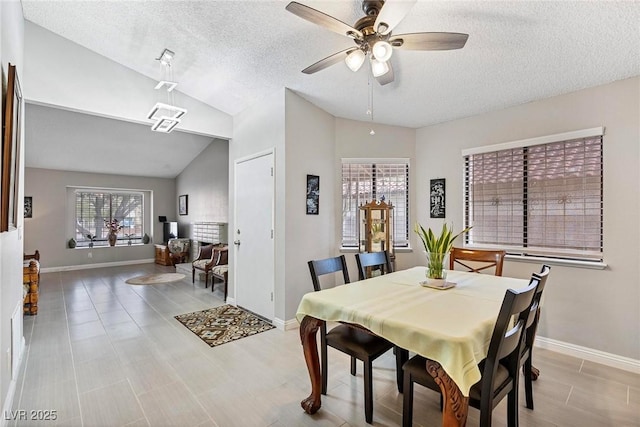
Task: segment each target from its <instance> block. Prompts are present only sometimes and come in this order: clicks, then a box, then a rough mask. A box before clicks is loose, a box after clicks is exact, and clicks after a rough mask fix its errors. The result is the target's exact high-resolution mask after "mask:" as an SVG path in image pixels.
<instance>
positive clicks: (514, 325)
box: [481, 277, 540, 396]
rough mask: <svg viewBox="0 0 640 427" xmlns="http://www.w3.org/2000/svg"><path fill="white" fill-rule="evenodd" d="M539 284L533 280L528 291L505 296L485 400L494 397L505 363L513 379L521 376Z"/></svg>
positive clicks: (490, 357)
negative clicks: (498, 372) (495, 382)
mask: <svg viewBox="0 0 640 427" xmlns="http://www.w3.org/2000/svg"><path fill="white" fill-rule="evenodd" d="M539 283H540V279H538V278H537V277H531V280H530V282H529V286H527V287H526V288H524V289H522V290H519V291H514V290H512V289H509V290H507V292H506V293H505V296H504V299H503V301H502V306H501V307H500V312H499V313H498V319H497V320H496V325H495V327H494V329H493V334H492V335H491V342H490V343H489V352H488V353H487V358H486V359H485V365H484V371H483V373H482V381H483V384H482V391H481V395H482V396H491V393H492V391H493V390H494V386H493V382H494V380H495V375H496V371H497V369H498V364H500V363H501V361H503V363H504V364H505V366H507V368H508V369H509V373H510V375H512V376H513V375H516V376H517V375H518V366H519V363H520V353H521V351H522V346H523V344H524V339H523V332H524V331H525V328H526V325H527V320H528V318H529V314H530V310H531V304H532V303H533V298H534V296H535V292H536V289H537V287H538V284H539Z"/></svg>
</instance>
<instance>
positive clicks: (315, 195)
mask: <svg viewBox="0 0 640 427" xmlns="http://www.w3.org/2000/svg"><path fill="white" fill-rule="evenodd" d="M319 211H320V177H319V176H318V175H307V215H318V212H319Z"/></svg>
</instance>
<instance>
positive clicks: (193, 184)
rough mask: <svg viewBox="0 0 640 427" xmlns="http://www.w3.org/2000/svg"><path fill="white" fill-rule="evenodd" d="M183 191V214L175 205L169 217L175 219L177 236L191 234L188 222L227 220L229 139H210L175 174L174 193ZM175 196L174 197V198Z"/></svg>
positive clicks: (177, 193) (179, 193)
mask: <svg viewBox="0 0 640 427" xmlns="http://www.w3.org/2000/svg"><path fill="white" fill-rule="evenodd" d="M182 194H187V195H188V196H189V199H188V201H189V206H188V207H189V209H188V210H187V212H188V214H187V215H178V212H177V202H176V209H174V210H173V211H172V212H171V213H170V215H169V213H168V214H167V218H168V219H169V220H175V219H177V221H178V227H179V234H180V236H184V237H189V236H191V224H192V223H194V222H199V221H208V222H229V142H228V141H224V140H221V139H214V140H213V141H212V142H211V144H209V146H207V148H205V149H204V150H202V152H201V153H200V154H199V155H198V156H197V157H196V158H195V159H193V161H192V162H191V163H190V164H189V165H188V166H187V167H186V168H185V169H184V170H183V171H182V172H181V173H180V175H178V176H177V177H176V197H177V196H178V195H182ZM176 200H177V199H176Z"/></svg>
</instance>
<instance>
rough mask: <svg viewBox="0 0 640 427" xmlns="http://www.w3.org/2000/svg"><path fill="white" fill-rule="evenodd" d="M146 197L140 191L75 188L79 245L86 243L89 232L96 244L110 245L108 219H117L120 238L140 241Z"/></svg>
mask: <svg viewBox="0 0 640 427" xmlns="http://www.w3.org/2000/svg"><path fill="white" fill-rule="evenodd" d="M143 201H144V197H143V194H142V193H139V192H124V191H123V192H117V193H116V192H112V191H100V190H91V191H85V190H76V191H75V228H76V231H75V239H76V241H77V247H87V246H89V243H90V242H91V239H90V238H89V237H87V236H88V235H91V236H95V237H94V240H93V245H94V246H108V241H107V235H108V230H107V228H106V227H105V221H109V222H110V221H111V220H113V219H116V220H118V222H119V224H120V225H121V226H122V228H121V229H120V230H119V231H118V242H117V243H116V245H117V244H119V243H120V241H126V242H127V243H128V241H129V240H131V241H132V242H140V241H141V240H142V235H143V233H144V231H143V230H144V223H143V206H144V204H143Z"/></svg>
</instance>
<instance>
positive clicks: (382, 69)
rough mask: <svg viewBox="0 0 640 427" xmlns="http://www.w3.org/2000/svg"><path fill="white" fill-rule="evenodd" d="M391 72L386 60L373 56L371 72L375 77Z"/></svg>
mask: <svg viewBox="0 0 640 427" xmlns="http://www.w3.org/2000/svg"><path fill="white" fill-rule="evenodd" d="M388 72H389V64H387V63H386V62H382V61H378V60H377V59H374V58H371V73H373V77H380V76H384V75H385V74H387V73H388Z"/></svg>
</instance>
